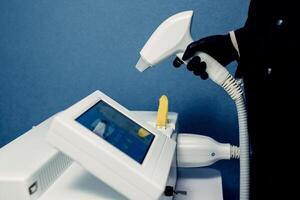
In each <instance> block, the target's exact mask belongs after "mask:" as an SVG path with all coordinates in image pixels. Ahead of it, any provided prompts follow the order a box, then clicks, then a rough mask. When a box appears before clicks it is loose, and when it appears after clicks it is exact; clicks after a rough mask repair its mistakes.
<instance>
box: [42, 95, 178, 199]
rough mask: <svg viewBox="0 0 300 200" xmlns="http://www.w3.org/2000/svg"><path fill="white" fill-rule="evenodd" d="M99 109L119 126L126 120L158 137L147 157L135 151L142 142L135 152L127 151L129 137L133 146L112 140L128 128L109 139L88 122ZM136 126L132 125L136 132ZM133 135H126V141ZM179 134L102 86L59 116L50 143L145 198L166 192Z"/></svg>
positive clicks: (136, 196) (125, 191)
mask: <svg viewBox="0 0 300 200" xmlns="http://www.w3.org/2000/svg"><path fill="white" fill-rule="evenodd" d="M101 106H102V107H101ZM95 112H102V115H104V116H105V117H106V118H107V119H106V121H114V122H115V123H116V124H117V125H116V126H115V128H116V127H117V128H118V127H120V126H121V128H122V130H123V129H124V130H125V129H127V128H128V129H132V128H131V127H130V126H131V124H135V125H136V126H138V127H140V128H141V129H143V130H144V131H147V132H148V133H149V135H148V136H147V137H152V141H151V142H148V143H147V145H148V149H147V151H146V152H144V154H145V155H144V158H142V159H140V160H139V159H137V158H136V157H134V156H135V153H136V152H137V154H139V151H140V149H141V148H139V146H137V147H136V149H134V151H135V153H132V152H126V151H127V149H129V150H130V149H131V150H132V148H131V147H130V144H129V143H128V145H127V147H123V146H122V144H121V147H118V148H116V147H117V146H116V145H115V144H113V143H112V142H107V141H108V140H109V137H115V138H117V137H122V136H123V135H125V134H126V132H124V131H123V132H124V133H123V132H122V135H121V136H120V135H119V136H114V135H112V136H107V138H108V139H107V140H106V139H104V138H103V137H102V135H101V134H100V133H99V134H98V135H97V133H95V130H94V131H93V130H92V129H89V128H87V126H86V125H83V124H84V123H85V122H84V121H87V120H89V119H88V118H86V117H85V116H88V115H89V116H94V115H95ZM107 113H109V114H107ZM120 115H123V117H124V116H125V118H126V120H127V121H126V120H125V122H124V119H119V117H120ZM81 119H82V121H81V122H80V123H79V121H80V120H81ZM97 120H98V119H97ZM98 121H99V120H98ZM127 126H128V127H127ZM98 130H101V129H98ZM108 130H109V129H108ZM120 130H121V129H119V131H120ZM122 130H121V131H122ZM133 131H134V130H129V132H130V134H131V135H132V133H133ZM114 133H115V132H114ZM114 133H113V134H114ZM100 135H101V136H100ZM113 139H114V138H113ZM127 140H128V139H126V138H124V139H123V140H121V142H123V141H124V142H126V141H127ZM141 140H142V139H141ZM174 140H175V139H171V135H169V136H167V135H165V134H163V133H162V132H160V131H159V130H157V129H155V128H154V127H152V126H151V125H149V124H147V123H146V122H144V121H143V120H141V119H140V118H139V117H138V116H137V115H135V114H134V113H132V112H130V111H128V110H127V109H126V108H124V107H123V106H121V105H120V104H118V103H117V102H115V101H114V100H112V99H111V98H109V97H108V96H106V95H105V94H103V93H102V92H100V91H96V92H94V93H93V94H91V95H89V96H88V97H86V98H84V99H83V100H81V101H79V102H78V103H76V104H74V105H73V106H71V107H70V108H68V109H66V110H64V111H62V112H60V113H58V114H57V115H56V116H54V118H53V121H52V124H51V127H50V129H49V133H48V136H47V141H48V142H49V143H50V144H52V145H53V146H54V147H56V148H57V149H59V150H60V151H62V152H64V153H65V154H67V155H68V156H69V157H71V158H72V159H73V160H75V161H76V162H78V163H79V164H80V165H82V166H83V167H84V168H85V169H86V170H88V171H89V172H90V173H92V174H93V175H95V176H96V177H97V178H99V179H100V180H102V181H103V182H105V183H106V184H107V185H109V186H110V187H111V188H113V189H114V190H116V191H118V192H119V193H120V194H122V195H123V196H125V197H127V198H129V199H145V200H146V199H149V200H150V199H159V198H161V196H163V193H164V190H165V187H166V184H167V181H168V177H169V173H170V169H171V165H172V162H174V155H175V148H176V142H175V141H174ZM143 141H144V140H143ZM145 143H146V142H145ZM117 145H118V144H117ZM143 145H144V144H143ZM124 149H125V150H124Z"/></svg>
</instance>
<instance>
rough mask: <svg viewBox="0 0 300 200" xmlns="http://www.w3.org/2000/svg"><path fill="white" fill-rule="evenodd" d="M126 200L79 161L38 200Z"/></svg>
mask: <svg viewBox="0 0 300 200" xmlns="http://www.w3.org/2000/svg"><path fill="white" fill-rule="evenodd" d="M108 199H111V200H112V199H114V200H124V199H126V198H125V197H124V196H122V195H121V194H119V193H117V192H116V191H114V190H113V189H112V188H111V187H109V186H108V185H106V184H105V183H104V182H102V181H101V180H99V179H98V178H96V177H95V176H93V175H92V174H90V173H89V172H88V171H86V170H85V169H84V168H82V167H81V166H80V165H78V164H77V163H73V164H72V165H71V167H70V168H69V169H68V170H67V171H66V172H65V173H64V174H63V175H62V176H61V177H60V178H59V179H58V180H57V181H56V182H55V183H54V184H53V185H52V187H51V188H49V190H48V191H47V192H45V193H44V194H43V195H42V196H41V197H40V198H39V199H38V200H108Z"/></svg>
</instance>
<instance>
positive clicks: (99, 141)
mask: <svg viewBox="0 0 300 200" xmlns="http://www.w3.org/2000/svg"><path fill="white" fill-rule="evenodd" d="M99 101H104V102H105V103H107V104H108V105H110V106H111V107H113V108H114V109H116V110H117V111H119V112H120V113H122V114H123V115H125V116H126V117H128V118H129V119H130V120H132V121H133V122H135V123H136V124H138V125H139V126H141V127H142V128H145V129H146V130H148V131H149V132H150V133H151V134H153V135H154V139H153V141H152V144H151V146H150V148H149V150H148V152H147V154H146V156H145V158H144V160H143V163H142V164H140V163H138V162H137V161H135V160H134V159H132V158H131V157H130V156H128V155H126V154H125V153H123V152H121V151H120V150H119V149H117V148H116V147H114V146H113V145H111V144H110V143H108V142H107V141H105V140H104V139H103V138H100V137H99V136H97V135H95V134H94V133H93V132H92V131H90V130H89V129H88V128H86V127H84V126H83V125H82V124H80V123H79V122H77V121H76V118H78V117H79V116H80V115H82V114H83V113H84V112H86V111H87V110H89V109H90V108H91V107H92V106H94V105H95V104H97V103H98V102H99ZM57 119H58V120H59V121H60V122H63V124H64V125H65V126H67V127H68V129H70V130H72V133H70V132H65V134H69V136H67V137H68V138H71V137H72V135H71V134H76V137H72V144H73V145H75V146H76V147H77V148H78V149H80V151H82V152H85V153H86V154H88V155H90V156H92V157H94V158H96V157H99V161H100V160H109V162H107V163H106V164H107V167H108V168H111V169H112V170H114V171H117V170H121V168H120V167H119V166H118V165H120V164H121V165H127V166H128V167H129V168H131V170H132V171H135V172H136V173H137V174H143V175H144V176H148V177H149V178H150V177H151V175H153V173H154V171H155V168H156V165H157V164H159V163H158V162H159V158H160V154H161V153H162V151H163V150H164V144H165V142H166V140H167V139H168V140H171V139H170V138H167V137H166V136H165V135H164V134H163V133H162V132H160V131H159V130H157V129H155V128H154V127H152V126H151V125H150V124H148V123H146V122H144V121H142V120H140V119H139V117H138V116H137V115H135V114H134V113H132V112H130V111H129V110H127V109H126V108H125V107H123V106H121V105H120V104H119V103H117V102H116V101H114V100H113V99H111V98H110V97H108V96H106V95H105V94H104V93H102V92H100V91H96V92H94V93H92V94H91V95H89V96H88V97H86V98H84V99H82V100H81V101H79V102H78V103H76V104H74V105H73V106H71V107H69V108H68V109H66V110H64V111H63V112H61V113H60V114H59V116H58V118H57ZM73 136H74V135H73ZM174 143H175V142H174ZM175 145H176V143H175ZM99 152H106V153H107V154H106V156H104V155H103V156H102V155H101V156H100V154H99ZM108 155H109V158H108V157H107V156H108ZM100 157H103V158H101V159H100ZM96 159H98V158H96ZM125 171H126V170H125ZM124 173H126V172H124Z"/></svg>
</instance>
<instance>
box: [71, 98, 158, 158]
mask: <svg viewBox="0 0 300 200" xmlns="http://www.w3.org/2000/svg"><path fill="white" fill-rule="evenodd" d="M76 121H77V122H79V123H80V124H81V125H83V126H85V127H86V128H88V129H89V130H91V131H92V132H93V133H94V134H96V135H98V136H99V137H101V138H102V139H104V140H106V141H107V142H108V143H110V144H111V145H113V146H114V147H116V148H118V149H119V150H120V151H122V152H123V153H125V154H127V155H128V156H129V157H131V158H132V159H134V160H135V161H137V162H139V163H140V164H142V163H143V160H144V159H145V157H146V155H147V152H148V150H149V148H150V146H151V143H152V141H153V140H154V137H155V136H154V135H153V134H152V133H150V132H149V131H147V130H146V129H144V128H143V127H141V126H140V125H138V124H136V123H135V122H133V121H132V120H130V119H129V118H127V117H126V116H125V115H123V114H122V113H120V112H119V111H117V110H116V109H114V108H113V107H111V106H110V105H108V104H107V103H105V102H103V101H99V102H98V103H97V104H95V105H94V106H93V107H91V108H90V109H89V110H87V111H86V112H85V113H83V114H82V115H81V116H79V117H78V118H77V119H76Z"/></svg>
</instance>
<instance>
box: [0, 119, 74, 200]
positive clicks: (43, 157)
mask: <svg viewBox="0 0 300 200" xmlns="http://www.w3.org/2000/svg"><path fill="white" fill-rule="evenodd" d="M50 121H51V118H50V119H48V120H46V121H44V122H43V123H41V124H40V125H38V126H37V127H34V128H33V129H31V130H29V131H27V132H26V133H24V134H23V135H22V136H20V137H18V138H17V139H15V140H13V141H12V142H10V143H9V144H7V145H6V146H4V147H2V148H1V149H0V200H34V199H36V198H38V197H39V196H40V195H41V194H42V193H43V192H44V190H46V189H47V188H48V186H49V185H51V184H52V183H53V181H55V179H56V178H57V177H58V176H59V175H60V174H61V173H62V172H63V171H64V169H65V168H66V167H68V166H69V164H70V162H71V161H70V159H69V158H67V157H65V156H63V155H62V154H61V153H60V152H58V151H57V150H55V149H53V148H52V147H50V146H49V145H48V144H47V143H46V142H45V141H44V138H45V135H46V132H47V130H48V128H49V124H50ZM35 182H36V185H35V184H34V183H35ZM31 186H32V187H31ZM29 188H31V191H33V193H32V194H30V193H29Z"/></svg>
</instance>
